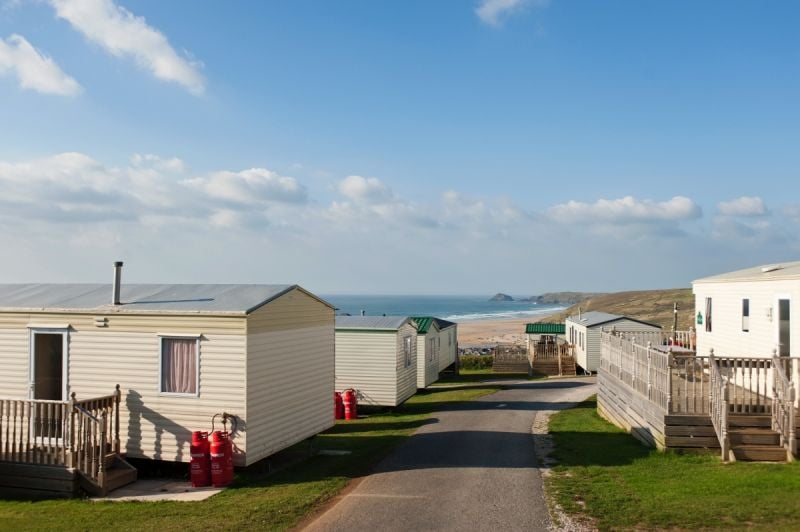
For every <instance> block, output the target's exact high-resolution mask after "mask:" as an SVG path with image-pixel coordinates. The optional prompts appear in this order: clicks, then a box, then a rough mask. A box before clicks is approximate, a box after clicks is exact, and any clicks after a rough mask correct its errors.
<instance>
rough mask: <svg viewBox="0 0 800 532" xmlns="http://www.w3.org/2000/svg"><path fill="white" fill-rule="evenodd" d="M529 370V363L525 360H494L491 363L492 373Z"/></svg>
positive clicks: (524, 371)
mask: <svg viewBox="0 0 800 532" xmlns="http://www.w3.org/2000/svg"><path fill="white" fill-rule="evenodd" d="M528 371H530V364H528V361H527V360H523V361H500V362H498V361H495V363H494V364H493V365H492V373H500V374H509V373H524V374H526V375H527V374H528Z"/></svg>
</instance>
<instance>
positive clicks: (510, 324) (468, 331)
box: [458, 312, 558, 347]
mask: <svg viewBox="0 0 800 532" xmlns="http://www.w3.org/2000/svg"><path fill="white" fill-rule="evenodd" d="M557 313H558V312H553V313H552V314H546V315H543V316H532V317H530V318H512V319H502V320H474V321H463V322H460V323H459V324H458V345H459V346H461V347H464V346H474V345H483V344H495V343H517V344H524V343H525V324H527V323H534V322H537V321H546V320H547V318H549V317H550V316H553V315H555V314H557Z"/></svg>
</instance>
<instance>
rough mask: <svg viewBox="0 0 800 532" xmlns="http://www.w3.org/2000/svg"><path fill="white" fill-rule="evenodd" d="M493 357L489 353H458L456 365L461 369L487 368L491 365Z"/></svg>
mask: <svg viewBox="0 0 800 532" xmlns="http://www.w3.org/2000/svg"><path fill="white" fill-rule="evenodd" d="M493 362H494V357H493V356H491V355H460V356H459V357H458V367H460V368H462V369H488V368H491V367H492V363H493Z"/></svg>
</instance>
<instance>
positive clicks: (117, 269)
mask: <svg viewBox="0 0 800 532" xmlns="http://www.w3.org/2000/svg"><path fill="white" fill-rule="evenodd" d="M120 284H122V261H117V262H115V263H114V290H113V293H112V301H111V302H112V303H113V304H114V305H120V304H121V303H120V302H119V290H120Z"/></svg>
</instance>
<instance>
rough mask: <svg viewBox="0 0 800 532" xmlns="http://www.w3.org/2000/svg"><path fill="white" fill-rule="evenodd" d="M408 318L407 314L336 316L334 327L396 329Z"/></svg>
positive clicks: (408, 319)
mask: <svg viewBox="0 0 800 532" xmlns="http://www.w3.org/2000/svg"><path fill="white" fill-rule="evenodd" d="M410 319H411V318H408V317H407V316H336V328H337V329H377V330H384V331H396V330H397V329H399V328H400V327H402V326H403V325H404V324H405V323H407V322H408V321H410Z"/></svg>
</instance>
